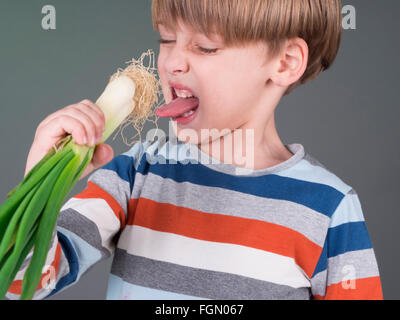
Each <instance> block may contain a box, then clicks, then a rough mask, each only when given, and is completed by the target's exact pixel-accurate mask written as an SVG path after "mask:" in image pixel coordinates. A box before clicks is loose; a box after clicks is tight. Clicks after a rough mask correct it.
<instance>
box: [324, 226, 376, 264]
mask: <svg viewBox="0 0 400 320" xmlns="http://www.w3.org/2000/svg"><path fill="white" fill-rule="evenodd" d="M327 239H328V243H329V246H328V258H331V257H335V256H337V255H339V254H343V253H345V252H348V251H356V250H364V249H370V248H372V244H371V240H370V238H369V235H368V230H367V226H366V224H365V222H364V221H362V222H349V223H345V224H342V225H340V226H337V227H334V228H329V229H328V235H327Z"/></svg>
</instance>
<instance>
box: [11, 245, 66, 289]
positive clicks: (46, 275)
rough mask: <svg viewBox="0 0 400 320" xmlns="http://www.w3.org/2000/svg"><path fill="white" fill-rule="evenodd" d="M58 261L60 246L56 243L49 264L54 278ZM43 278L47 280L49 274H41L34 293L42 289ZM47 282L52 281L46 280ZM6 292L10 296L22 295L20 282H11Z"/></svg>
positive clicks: (59, 258)
mask: <svg viewBox="0 0 400 320" xmlns="http://www.w3.org/2000/svg"><path fill="white" fill-rule="evenodd" d="M60 260H61V245H60V243H57V248H56V254H55V256H54V260H53V262H52V264H51V266H52V267H53V268H54V270H55V273H54V276H56V275H57V273H58V268H59V266H60ZM49 272H51V271H50V270H49ZM50 275H51V273H50ZM45 277H46V278H49V274H47V273H45V274H42V276H41V278H40V281H39V284H38V287H37V288H36V291H38V290H40V289H42V282H43V279H44V278H45ZM48 280H53V279H48ZM8 292H10V293H12V294H19V295H20V294H21V293H22V280H15V281H13V282H12V284H11V286H10V288H9V289H8Z"/></svg>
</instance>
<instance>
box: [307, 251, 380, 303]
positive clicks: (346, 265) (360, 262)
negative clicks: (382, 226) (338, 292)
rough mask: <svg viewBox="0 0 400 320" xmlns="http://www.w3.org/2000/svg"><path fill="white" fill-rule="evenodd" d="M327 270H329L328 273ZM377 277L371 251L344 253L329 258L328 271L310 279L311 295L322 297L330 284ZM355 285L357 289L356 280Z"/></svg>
mask: <svg viewBox="0 0 400 320" xmlns="http://www.w3.org/2000/svg"><path fill="white" fill-rule="evenodd" d="M327 270H329V273H328V272H327ZM350 276H351V277H350ZM353 276H354V277H353ZM377 276H379V270H378V265H377V262H376V258H375V253H374V251H373V249H365V250H358V251H351V252H346V253H344V254H341V255H338V256H335V257H332V258H329V259H328V269H325V270H323V271H321V272H319V273H318V274H316V275H315V276H314V277H312V278H311V286H312V293H313V295H320V296H324V295H325V293H326V287H327V286H329V285H331V284H335V283H341V282H342V281H346V280H348V279H354V278H355V279H363V278H369V277H377ZM355 285H356V287H357V280H356V281H355Z"/></svg>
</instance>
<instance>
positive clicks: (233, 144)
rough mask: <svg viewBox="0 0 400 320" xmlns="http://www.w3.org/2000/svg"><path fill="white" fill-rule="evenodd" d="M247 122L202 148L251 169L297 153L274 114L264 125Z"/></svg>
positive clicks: (270, 165) (212, 156) (271, 165)
mask: <svg viewBox="0 0 400 320" xmlns="http://www.w3.org/2000/svg"><path fill="white" fill-rule="evenodd" d="M254 127H255V126H251V127H250V126H249V125H248V126H243V127H240V128H237V129H236V130H234V131H232V132H230V133H229V134H227V135H224V136H222V137H220V138H218V139H216V140H214V141H212V142H211V143H203V144H200V145H198V147H199V149H200V150H202V151H203V152H204V153H206V154H207V155H209V156H210V157H211V158H214V159H216V160H218V161H220V162H224V163H228V164H233V165H235V166H237V167H242V168H247V169H251V170H261V169H266V168H270V167H273V166H275V165H278V164H279V163H282V162H284V161H287V160H288V159H290V158H291V157H292V156H293V154H292V153H291V152H290V151H289V150H288V149H287V148H286V147H285V145H284V144H283V143H282V141H281V139H280V138H279V135H278V132H277V130H276V127H275V119H274V114H272V116H271V117H270V119H269V121H268V123H267V124H266V125H265V127H264V128H260V127H259V128H254Z"/></svg>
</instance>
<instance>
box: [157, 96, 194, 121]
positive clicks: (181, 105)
mask: <svg viewBox="0 0 400 320" xmlns="http://www.w3.org/2000/svg"><path fill="white" fill-rule="evenodd" d="M198 106H199V99H198V98H187V99H186V98H177V99H175V100H173V101H171V102H170V103H169V104H166V105H164V106H162V107H159V108H158V109H157V110H156V115H157V116H158V117H163V118H164V117H179V116H181V115H183V114H184V113H186V112H189V111H191V110H193V109H196V108H197V107H198Z"/></svg>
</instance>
